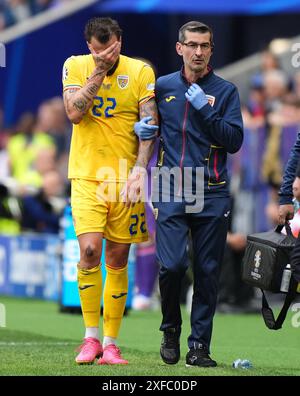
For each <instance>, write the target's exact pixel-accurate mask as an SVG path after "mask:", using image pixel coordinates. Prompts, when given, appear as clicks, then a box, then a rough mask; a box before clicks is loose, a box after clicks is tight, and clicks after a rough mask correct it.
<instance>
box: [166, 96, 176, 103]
mask: <svg viewBox="0 0 300 396" xmlns="http://www.w3.org/2000/svg"><path fill="white" fill-rule="evenodd" d="M173 99H176V97H175V96H169V97H167V98H166V102H167V103H169V102H171V100H173Z"/></svg>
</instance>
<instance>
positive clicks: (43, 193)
mask: <svg viewBox="0 0 300 396" xmlns="http://www.w3.org/2000/svg"><path fill="white" fill-rule="evenodd" d="M2 119H3V115H2V113H1V110H0V130H1V133H0V232H5V233H6V234H8V233H10V234H17V233H18V232H20V231H21V230H22V231H35V232H39V233H58V231H59V219H60V216H61V214H62V210H63V208H64V207H65V205H66V200H67V197H68V189H69V182H68V180H67V162H68V152H69V145H70V138H71V125H70V124H69V122H68V121H67V118H66V116H65V111H64V106H63V101H62V98H60V97H57V98H52V99H50V100H47V101H45V102H43V103H41V105H40V106H39V108H38V111H37V114H36V115H34V114H31V113H25V114H22V116H21V117H20V119H19V120H18V121H17V123H16V125H15V126H14V127H12V128H10V129H4V128H3V126H2V122H1V120H2Z"/></svg>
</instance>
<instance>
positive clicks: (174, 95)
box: [156, 68, 251, 197]
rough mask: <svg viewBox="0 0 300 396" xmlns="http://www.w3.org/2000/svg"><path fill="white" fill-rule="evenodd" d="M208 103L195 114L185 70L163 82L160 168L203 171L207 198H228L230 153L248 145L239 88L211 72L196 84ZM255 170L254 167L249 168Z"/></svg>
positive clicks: (158, 94) (159, 89) (158, 96)
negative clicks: (199, 169) (244, 133)
mask: <svg viewBox="0 0 300 396" xmlns="http://www.w3.org/2000/svg"><path fill="white" fill-rule="evenodd" d="M197 84H198V85H199V86H200V87H201V88H202V89H203V91H204V92H205V94H206V96H207V98H208V101H209V104H206V105H205V106H204V107H202V108H201V109H200V110H196V109H194V107H193V106H192V104H191V103H189V102H188V101H187V99H186V98H185V93H186V91H187V90H188V88H189V85H190V84H189V82H188V81H187V80H186V78H185V76H184V74H183V72H182V71H178V72H175V73H172V74H169V75H166V76H163V77H160V78H159V79H158V80H157V83H156V100H157V104H158V111H159V114H160V118H161V128H160V135H161V147H160V155H159V159H158V165H159V166H165V167H167V168H173V167H180V168H181V169H183V168H184V167H192V168H193V169H195V168H196V167H203V168H204V197H208V196H211V197H226V196H228V195H229V186H228V176H227V169H226V159H227V152H228V153H235V152H237V151H238V150H239V149H240V147H241V145H242V142H243V122H242V116H241V108H240V100H239V95H238V91H237V89H236V87H235V86H234V85H233V84H232V83H230V82H228V81H226V80H224V79H222V78H221V77H219V76H217V75H215V74H214V72H213V70H212V69H211V68H209V73H208V74H206V75H205V76H204V77H203V78H200V79H199V80H198V81H197ZM249 166H251V164H249Z"/></svg>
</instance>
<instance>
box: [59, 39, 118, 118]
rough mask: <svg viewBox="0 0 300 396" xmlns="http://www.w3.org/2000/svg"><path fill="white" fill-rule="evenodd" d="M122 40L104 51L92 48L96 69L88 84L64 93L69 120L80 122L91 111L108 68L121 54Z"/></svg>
mask: <svg viewBox="0 0 300 396" xmlns="http://www.w3.org/2000/svg"><path fill="white" fill-rule="evenodd" d="M120 46H121V42H119V41H117V42H115V43H113V44H112V45H110V46H109V47H108V48H106V49H105V50H103V51H102V52H99V53H96V52H94V50H91V54H92V56H93V58H94V62H95V66H96V67H95V69H94V71H93V73H92V74H91V75H90V76H89V78H88V79H87V82H86V84H85V85H84V86H83V87H82V88H80V89H76V91H74V89H72V88H71V89H68V90H66V91H65V93H64V103H65V108H66V113H67V116H68V118H69V120H70V121H71V122H72V123H73V124H79V122H80V121H81V120H82V119H83V117H84V115H85V114H86V113H87V112H88V111H89V109H90V108H91V106H92V105H93V102H94V97H95V96H96V95H97V92H98V90H99V88H100V86H101V84H102V82H103V80H104V78H105V76H106V73H107V72H108V70H110V69H111V67H112V66H113V65H114V64H115V62H116V61H117V59H118V56H119V54H120Z"/></svg>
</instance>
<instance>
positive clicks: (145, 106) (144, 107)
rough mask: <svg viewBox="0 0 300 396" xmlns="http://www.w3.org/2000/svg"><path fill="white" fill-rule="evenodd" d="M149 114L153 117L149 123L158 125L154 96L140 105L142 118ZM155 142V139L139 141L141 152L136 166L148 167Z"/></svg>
mask: <svg viewBox="0 0 300 396" xmlns="http://www.w3.org/2000/svg"><path fill="white" fill-rule="evenodd" d="M149 116H150V117H152V120H150V121H149V124H153V125H158V111H157V106H156V103H155V99H154V98H151V99H149V100H148V101H147V102H145V103H142V104H141V105H140V119H142V118H144V117H149ZM154 143H155V139H151V140H140V141H139V152H138V157H137V161H136V166H142V167H144V168H146V167H147V165H148V162H149V161H150V158H151V157H152V154H153V149H154Z"/></svg>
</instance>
